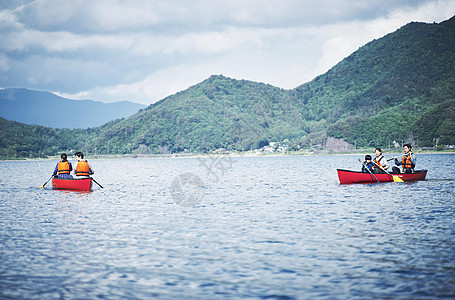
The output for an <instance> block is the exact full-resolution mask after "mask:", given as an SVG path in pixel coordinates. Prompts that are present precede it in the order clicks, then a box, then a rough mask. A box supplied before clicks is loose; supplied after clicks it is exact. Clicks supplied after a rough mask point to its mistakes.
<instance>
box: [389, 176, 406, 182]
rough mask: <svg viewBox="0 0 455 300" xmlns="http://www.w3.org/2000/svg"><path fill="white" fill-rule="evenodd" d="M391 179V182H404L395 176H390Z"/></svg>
mask: <svg viewBox="0 0 455 300" xmlns="http://www.w3.org/2000/svg"><path fill="white" fill-rule="evenodd" d="M392 177H393V181H395V182H404V181H403V179H401V178H400V177H398V176H395V175H394V176H392Z"/></svg>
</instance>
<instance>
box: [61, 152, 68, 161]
mask: <svg viewBox="0 0 455 300" xmlns="http://www.w3.org/2000/svg"><path fill="white" fill-rule="evenodd" d="M60 158H61V159H62V160H63V161H66V160H68V156H67V155H66V153H62V155H60Z"/></svg>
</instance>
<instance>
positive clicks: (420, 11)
mask: <svg viewBox="0 0 455 300" xmlns="http://www.w3.org/2000/svg"><path fill="white" fill-rule="evenodd" d="M454 15H455V0H440V1H437V0H399V1H397V0H381V1H373V0H317V1H309V0H300V1H298V0H212V1H210V0H180V1H178V0H123V1H122V0H118V1H115V0H96V1H93V0H67V1H61V0H36V1H27V0H23V1H21V0H17V1H16V0H12V1H3V0H1V1H0V88H7V87H23V88H29V89H35V90H43V91H50V92H54V93H57V94H59V95H61V96H64V97H67V98H71V99H92V100H98V101H103V102H113V101H120V100H130V101H134V102H138V103H143V104H151V103H154V102H156V101H158V100H161V99H163V98H164V97H166V96H169V95H171V94H174V93H176V92H178V91H181V90H185V89H187V88H188V87H189V86H191V85H194V84H197V83H199V82H201V81H203V80H204V79H207V78H208V77H209V76H210V75H213V74H222V75H225V76H228V77H231V78H235V79H246V80H252V81H257V82H264V83H268V84H271V85H274V86H277V87H282V88H285V89H292V88H295V87H296V86H298V85H300V84H302V83H305V82H308V81H310V80H312V79H313V78H314V77H316V76H317V75H320V74H323V73H325V72H326V71H327V70H328V69H330V68H331V67H333V66H334V65H335V64H337V63H338V62H339V61H341V60H342V59H343V58H345V57H346V56H348V55H349V54H351V53H352V52H354V51H355V50H357V49H358V48H359V47H361V46H362V45H364V44H366V43H368V42H369V41H371V40H373V39H375V38H380V37H382V36H384V35H386V34H388V33H390V32H393V31H395V30H397V29H398V28H400V27H402V26H404V25H405V24H407V23H409V22H411V21H418V22H441V21H444V20H447V19H449V18H450V17H452V16H454Z"/></svg>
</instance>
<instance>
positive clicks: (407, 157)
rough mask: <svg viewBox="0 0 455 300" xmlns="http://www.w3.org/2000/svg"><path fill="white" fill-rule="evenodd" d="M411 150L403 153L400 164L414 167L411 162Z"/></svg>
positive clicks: (410, 167) (404, 166) (409, 167)
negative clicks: (407, 153)
mask: <svg viewBox="0 0 455 300" xmlns="http://www.w3.org/2000/svg"><path fill="white" fill-rule="evenodd" d="M411 156H412V152H409V155H403V159H402V160H401V166H402V167H403V168H406V169H414V167H415V166H414V164H413V163H412V162H411Z"/></svg>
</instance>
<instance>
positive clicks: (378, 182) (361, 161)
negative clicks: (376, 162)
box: [358, 158, 379, 183]
mask: <svg viewBox="0 0 455 300" xmlns="http://www.w3.org/2000/svg"><path fill="white" fill-rule="evenodd" d="M358 160H359V163H360V164H361V165H362V166H364V167H365V169H367V171H368V172H369V173H370V174H371V176H373V177H374V179H376V181H377V182H378V183H379V180H378V179H377V178H376V176H374V175H373V173H372V172H371V171H370V169H368V167H367V166H365V164H364V163H363V162H362V161H361V160H360V158H358Z"/></svg>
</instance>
